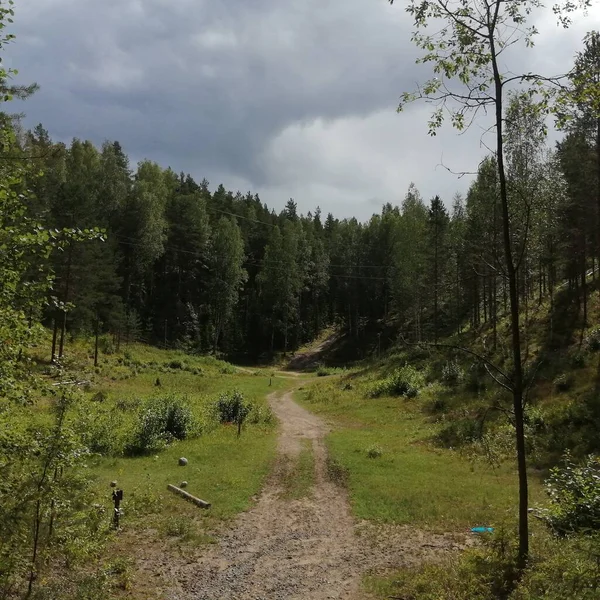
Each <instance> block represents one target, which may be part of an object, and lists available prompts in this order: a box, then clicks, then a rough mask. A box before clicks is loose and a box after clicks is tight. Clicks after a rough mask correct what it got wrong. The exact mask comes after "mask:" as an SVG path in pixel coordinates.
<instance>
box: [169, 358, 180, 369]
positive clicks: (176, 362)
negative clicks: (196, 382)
mask: <svg viewBox="0 0 600 600" xmlns="http://www.w3.org/2000/svg"><path fill="white" fill-rule="evenodd" d="M167 366H168V367H169V368H170V369H183V368H184V363H183V361H182V360H179V359H178V358H175V359H173V360H171V361H169V362H168V363H167Z"/></svg>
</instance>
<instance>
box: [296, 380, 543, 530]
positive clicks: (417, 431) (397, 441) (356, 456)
mask: <svg viewBox="0 0 600 600" xmlns="http://www.w3.org/2000/svg"><path fill="white" fill-rule="evenodd" d="M367 385H368V382H367V381H365V380H360V379H353V380H352V389H351V390H344V389H343V387H345V386H344V385H343V384H342V380H341V379H339V378H337V377H335V378H332V379H331V380H330V381H327V383H325V382H319V383H318V384H317V385H315V386H312V387H309V388H307V389H305V390H304V391H303V392H302V393H301V394H298V399H299V400H300V402H302V403H303V404H304V405H305V406H306V407H307V408H309V409H310V410H313V411H315V412H317V413H319V414H321V415H323V416H324V417H325V418H327V419H328V420H331V421H332V422H333V423H334V425H335V429H334V431H333V433H332V434H331V435H330V436H329V438H328V445H329V449H330V453H331V456H332V458H333V460H335V461H337V462H338V463H339V464H340V465H341V466H342V468H343V469H345V470H347V472H348V485H349V489H350V497H351V502H352V506H353V510H354V512H355V514H356V516H357V517H359V518H364V519H375V520H378V521H382V522H390V523H406V524H415V525H419V526H424V527H429V528H432V529H436V530H453V529H457V528H466V527H471V526H475V525H482V524H491V523H494V522H496V521H497V520H499V519H504V518H506V516H507V515H511V514H513V513H514V508H515V502H516V497H517V496H516V494H517V486H516V483H517V482H516V476H515V474H514V472H513V469H512V468H511V467H510V466H504V467H501V468H499V469H491V468H490V467H488V466H487V465H483V464H480V463H472V462H469V461H468V460H466V459H465V457H464V456H461V455H460V454H459V453H458V452H456V451H452V450H446V449H441V448H434V447H433V446H432V445H431V444H430V443H429V441H430V438H431V437H432V435H433V434H434V433H435V431H436V430H437V426H436V425H434V424H432V423H430V422H428V420H427V418H426V417H425V416H424V415H423V414H422V412H421V411H420V407H419V404H422V403H423V402H425V401H426V400H427V395H428V393H429V392H428V391H425V392H424V393H423V394H422V395H421V396H419V398H418V399H415V400H405V399H402V398H391V397H382V398H367V397H366V393H365V388H366V386H367ZM373 449H374V450H376V452H375V453H376V454H377V450H380V451H381V456H379V457H376V458H371V457H369V450H373ZM533 483H534V485H533V494H534V497H536V496H537V495H539V490H538V489H537V488H536V485H535V480H534V482H533Z"/></svg>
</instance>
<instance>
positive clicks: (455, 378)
mask: <svg viewBox="0 0 600 600" xmlns="http://www.w3.org/2000/svg"><path fill="white" fill-rule="evenodd" d="M464 378H465V372H464V370H463V369H462V367H461V366H460V365H459V364H458V363H457V362H456V361H454V360H451V361H448V362H447V363H446V364H445V365H444V366H443V367H442V381H443V382H444V384H445V385H447V386H449V387H455V386H457V385H458V384H459V383H460V382H461V381H462V380H463V379H464Z"/></svg>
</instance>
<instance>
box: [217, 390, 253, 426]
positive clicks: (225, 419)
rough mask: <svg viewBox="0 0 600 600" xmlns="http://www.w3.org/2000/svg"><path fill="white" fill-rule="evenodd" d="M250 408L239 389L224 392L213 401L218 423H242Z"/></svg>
mask: <svg viewBox="0 0 600 600" xmlns="http://www.w3.org/2000/svg"><path fill="white" fill-rule="evenodd" d="M251 409H252V405H251V404H249V403H248V402H247V401H246V399H245V398H244V394H242V392H240V391H239V390H233V391H232V392H224V393H222V394H221V395H220V396H219V397H218V398H217V400H216V402H215V411H216V413H217V416H218V419H219V422H220V423H243V422H244V420H245V419H246V417H247V416H248V415H249V414H250V411H251Z"/></svg>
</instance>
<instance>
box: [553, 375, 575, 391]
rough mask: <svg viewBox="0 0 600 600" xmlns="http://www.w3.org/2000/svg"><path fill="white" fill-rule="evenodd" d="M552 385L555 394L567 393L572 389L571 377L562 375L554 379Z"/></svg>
mask: <svg viewBox="0 0 600 600" xmlns="http://www.w3.org/2000/svg"><path fill="white" fill-rule="evenodd" d="M553 384H554V389H555V390H556V391H557V392H568V391H569V390H570V389H571V388H572V387H573V377H572V376H571V375H567V374H566V373H563V374H562V375H559V376H558V377H556V379H555V380H554V382H553Z"/></svg>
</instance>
